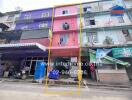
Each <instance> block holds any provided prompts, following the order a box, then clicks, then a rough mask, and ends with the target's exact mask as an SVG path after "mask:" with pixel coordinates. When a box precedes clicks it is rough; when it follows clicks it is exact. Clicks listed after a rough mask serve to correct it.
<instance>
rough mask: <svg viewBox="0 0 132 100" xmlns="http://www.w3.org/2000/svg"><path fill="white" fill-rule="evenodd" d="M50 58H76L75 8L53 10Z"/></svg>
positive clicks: (67, 7)
mask: <svg viewBox="0 0 132 100" xmlns="http://www.w3.org/2000/svg"><path fill="white" fill-rule="evenodd" d="M51 52H52V56H78V52H79V46H78V25H77V7H76V6H64V7H57V8H55V17H54V23H53V38H52V50H51Z"/></svg>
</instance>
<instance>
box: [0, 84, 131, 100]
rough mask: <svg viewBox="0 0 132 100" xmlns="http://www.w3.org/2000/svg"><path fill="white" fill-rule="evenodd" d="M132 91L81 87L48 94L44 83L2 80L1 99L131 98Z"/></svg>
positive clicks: (71, 99) (84, 99)
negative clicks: (79, 89) (78, 90)
mask: <svg viewBox="0 0 132 100" xmlns="http://www.w3.org/2000/svg"><path fill="white" fill-rule="evenodd" d="M48 89H49V91H52V92H53V91H54V92H58V91H59V92H64V91H65V92H71V91H77V88H75V87H49V88H48ZM131 98H132V91H123V90H106V89H95V88H89V87H86V88H81V94H47V93H45V88H44V85H42V84H33V83H19V82H1V81H0V100H28V99H29V100H48V99H49V100H67V99H68V100H131Z"/></svg>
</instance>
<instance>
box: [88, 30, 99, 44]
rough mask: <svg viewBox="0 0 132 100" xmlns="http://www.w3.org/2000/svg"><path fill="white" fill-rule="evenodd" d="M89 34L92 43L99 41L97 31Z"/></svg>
mask: <svg viewBox="0 0 132 100" xmlns="http://www.w3.org/2000/svg"><path fill="white" fill-rule="evenodd" d="M87 34H88V41H89V42H90V43H97V42H98V36H97V32H92V33H87Z"/></svg>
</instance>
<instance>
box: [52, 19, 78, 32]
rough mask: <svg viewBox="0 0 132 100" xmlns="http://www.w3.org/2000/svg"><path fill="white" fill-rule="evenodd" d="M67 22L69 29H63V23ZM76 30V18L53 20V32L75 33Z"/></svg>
mask: <svg viewBox="0 0 132 100" xmlns="http://www.w3.org/2000/svg"><path fill="white" fill-rule="evenodd" d="M65 22H67V23H68V24H69V29H68V30H64V29H63V27H62V26H63V23H65ZM77 29H78V25H77V17H72V18H66V19H56V20H54V24H53V32H60V31H64V32H65V31H66V32H67V31H76V30H77Z"/></svg>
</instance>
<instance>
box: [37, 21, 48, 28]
mask: <svg viewBox="0 0 132 100" xmlns="http://www.w3.org/2000/svg"><path fill="white" fill-rule="evenodd" d="M47 27H48V23H47V22H43V23H40V24H39V28H47Z"/></svg>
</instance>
